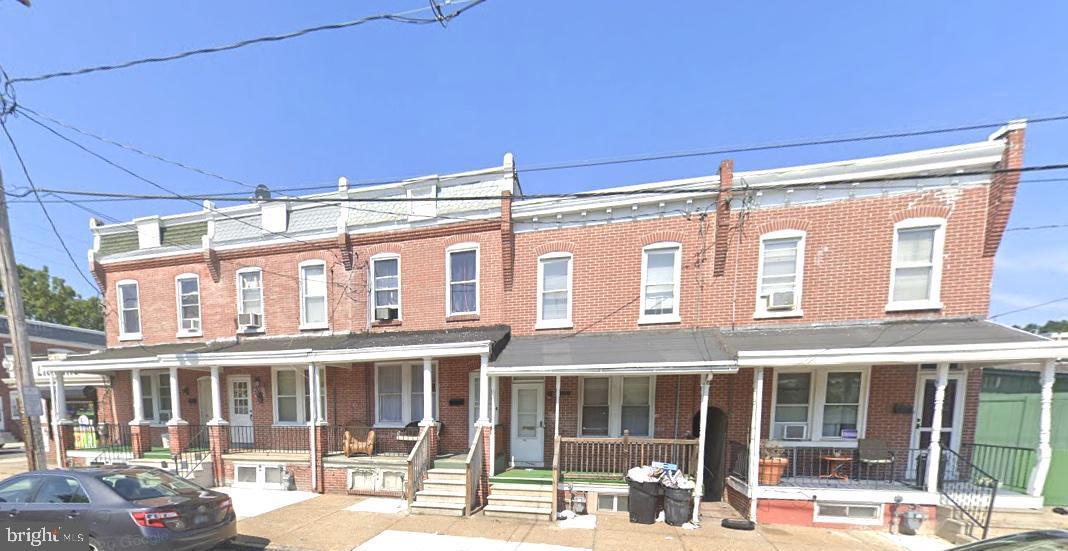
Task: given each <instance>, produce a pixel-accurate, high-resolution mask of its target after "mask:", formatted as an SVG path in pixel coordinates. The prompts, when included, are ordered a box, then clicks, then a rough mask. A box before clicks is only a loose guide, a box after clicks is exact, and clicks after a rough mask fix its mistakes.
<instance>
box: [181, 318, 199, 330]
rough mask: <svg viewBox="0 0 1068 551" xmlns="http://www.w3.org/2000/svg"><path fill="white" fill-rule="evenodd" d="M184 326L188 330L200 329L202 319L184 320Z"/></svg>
mask: <svg viewBox="0 0 1068 551" xmlns="http://www.w3.org/2000/svg"><path fill="white" fill-rule="evenodd" d="M182 326H183V327H182V328H183V329H185V330H186V331H200V320H195V319H194V320H183V321H182Z"/></svg>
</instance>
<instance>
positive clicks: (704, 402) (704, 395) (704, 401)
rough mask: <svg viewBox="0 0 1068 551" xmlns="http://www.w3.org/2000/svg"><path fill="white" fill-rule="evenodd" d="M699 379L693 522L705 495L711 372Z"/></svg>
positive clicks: (697, 515)
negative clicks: (698, 419)
mask: <svg viewBox="0 0 1068 551" xmlns="http://www.w3.org/2000/svg"><path fill="white" fill-rule="evenodd" d="M702 379H703V380H702V381H701V409H699V410H697V414H698V415H700V416H701V418H700V423H701V432H700V434H698V435H697V480H695V482H696V483H697V484H696V485H695V486H694V489H693V518H692V519H691V520H692V521H693V523H694V524H697V523H698V522H699V521H700V520H701V519H700V512H701V498H702V497H703V496H704V495H705V435H706V434H707V432H706V431H707V430H708V384H709V383H710V382H712V374H711V373H709V374H708V376H702Z"/></svg>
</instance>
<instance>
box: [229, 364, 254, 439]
mask: <svg viewBox="0 0 1068 551" xmlns="http://www.w3.org/2000/svg"><path fill="white" fill-rule="evenodd" d="M229 384H230V443H231V444H234V445H236V446H248V445H250V444H252V442H253V430H252V381H251V379H250V377H249V376H248V375H234V376H232V377H230V378H229Z"/></svg>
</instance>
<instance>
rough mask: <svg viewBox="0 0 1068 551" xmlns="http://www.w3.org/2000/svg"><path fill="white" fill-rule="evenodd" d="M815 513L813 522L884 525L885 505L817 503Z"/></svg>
mask: <svg viewBox="0 0 1068 551" xmlns="http://www.w3.org/2000/svg"><path fill="white" fill-rule="evenodd" d="M813 513H814V514H813V517H812V521H813V522H833V523H837V524H862V525H881V524H882V523H883V505H882V504H881V503H835V502H827V501H817V502H816V506H815V507H814V508H813Z"/></svg>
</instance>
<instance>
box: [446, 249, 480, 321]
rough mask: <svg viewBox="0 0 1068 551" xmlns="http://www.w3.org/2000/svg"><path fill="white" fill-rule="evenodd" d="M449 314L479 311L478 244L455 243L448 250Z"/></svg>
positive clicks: (447, 298) (447, 297) (447, 309)
mask: <svg viewBox="0 0 1068 551" xmlns="http://www.w3.org/2000/svg"><path fill="white" fill-rule="evenodd" d="M445 271H446V274H447V278H446V279H447V288H446V290H445V301H446V303H447V304H446V305H445V311H446V313H447V314H448V315H450V316H453V315H459V314H477V313H478V245H477V244H463V245H453V246H452V247H449V249H448V250H447V251H446V266H445Z"/></svg>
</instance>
